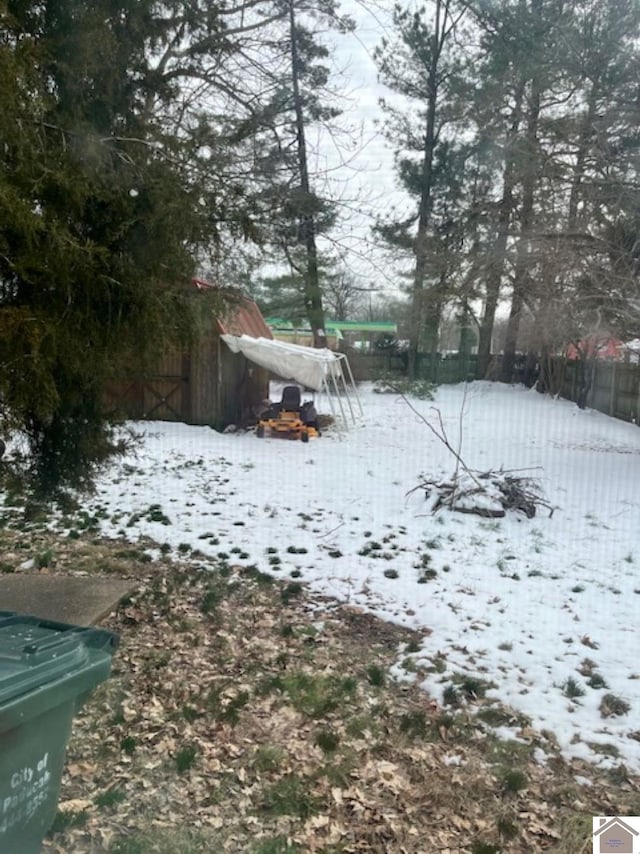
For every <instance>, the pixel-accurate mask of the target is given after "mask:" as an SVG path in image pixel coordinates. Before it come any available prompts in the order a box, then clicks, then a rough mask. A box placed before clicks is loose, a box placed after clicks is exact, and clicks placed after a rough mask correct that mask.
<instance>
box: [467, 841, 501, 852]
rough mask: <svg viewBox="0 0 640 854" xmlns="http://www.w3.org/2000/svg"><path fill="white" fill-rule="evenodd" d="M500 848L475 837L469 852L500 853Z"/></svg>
mask: <svg viewBox="0 0 640 854" xmlns="http://www.w3.org/2000/svg"><path fill="white" fill-rule="evenodd" d="M501 850H502V849H501V848H499V847H498V846H497V845H492V844H491V843H490V842H483V841H482V840H479V839H476V840H475V841H474V842H473V844H472V845H471V854H500V852H501Z"/></svg>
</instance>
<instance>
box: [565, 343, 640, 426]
mask: <svg viewBox="0 0 640 854" xmlns="http://www.w3.org/2000/svg"><path fill="white" fill-rule="evenodd" d="M585 370H586V371H587V372H588V375H587V376H586V377H585ZM551 371H552V374H553V375H554V376H555V377H556V382H555V383H554V386H555V389H556V390H557V393H559V394H560V396H561V397H563V398H565V399H566V400H573V401H577V400H578V397H579V395H580V391H581V388H582V387H583V384H586V386H587V388H588V391H587V393H586V405H587V406H589V407H591V408H592V409H597V410H598V411H599V412H604V413H605V414H606V415H611V416H613V417H614V418H620V419H622V420H623V421H632V422H633V423H634V424H638V423H640V365H632V364H628V363H625V362H605V361H600V360H598V359H595V360H594V361H593V362H591V363H589V364H588V365H587V366H586V368H585V365H584V364H583V363H581V362H579V361H575V360H569V359H564V358H562V357H559V356H558V357H555V358H554V359H552V360H551Z"/></svg>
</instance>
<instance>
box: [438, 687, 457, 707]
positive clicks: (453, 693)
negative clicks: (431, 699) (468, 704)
mask: <svg viewBox="0 0 640 854" xmlns="http://www.w3.org/2000/svg"><path fill="white" fill-rule="evenodd" d="M442 702H443V703H444V705H445V706H453V708H454V709H457V708H458V707H459V706H460V705H461V703H462V700H461V698H460V693H459V692H458V690H457V689H456V688H455V687H454V686H453V685H447V687H446V688H445V689H444V691H443V692H442Z"/></svg>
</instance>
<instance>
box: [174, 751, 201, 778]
mask: <svg viewBox="0 0 640 854" xmlns="http://www.w3.org/2000/svg"><path fill="white" fill-rule="evenodd" d="M197 756H198V750H197V748H196V746H195V745H194V744H185V746H184V747H181V748H180V750H179V751H178V752H177V753H176V757H175V762H176V769H177V771H178V774H185V773H186V772H187V771H188V770H189V769H190V768H191V767H192V766H193V764H194V762H195V761H196V758H197Z"/></svg>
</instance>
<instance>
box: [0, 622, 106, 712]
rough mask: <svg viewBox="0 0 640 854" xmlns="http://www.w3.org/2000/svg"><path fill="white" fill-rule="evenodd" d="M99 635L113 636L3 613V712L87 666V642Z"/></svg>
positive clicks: (0, 700)
mask: <svg viewBox="0 0 640 854" xmlns="http://www.w3.org/2000/svg"><path fill="white" fill-rule="evenodd" d="M96 634H97V635H106V636H109V635H110V634H111V633H109V632H103V631H101V630H99V629H94V630H91V629H81V628H79V627H76V626H67V625H64V624H62V623H53V622H48V621H46V620H39V619H38V618H37V617H30V616H21V615H19V614H8V613H6V612H0V708H1V707H2V705H3V704H4V703H7V702H9V701H10V700H12V699H14V698H15V697H17V696H19V695H20V694H25V693H27V692H28V691H33V690H36V689H37V688H39V687H41V686H42V685H45V684H46V683H47V682H51V681H53V680H55V679H60V678H62V677H64V676H67V675H69V674H72V673H74V672H76V671H77V670H78V669H79V668H83V667H85V666H87V665H88V663H89V659H90V653H89V648H88V645H87V643H86V642H85V641H87V640H91V639H92V636H95V635H96ZM92 645H95V643H94V644H92ZM103 645H104V642H103Z"/></svg>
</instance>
